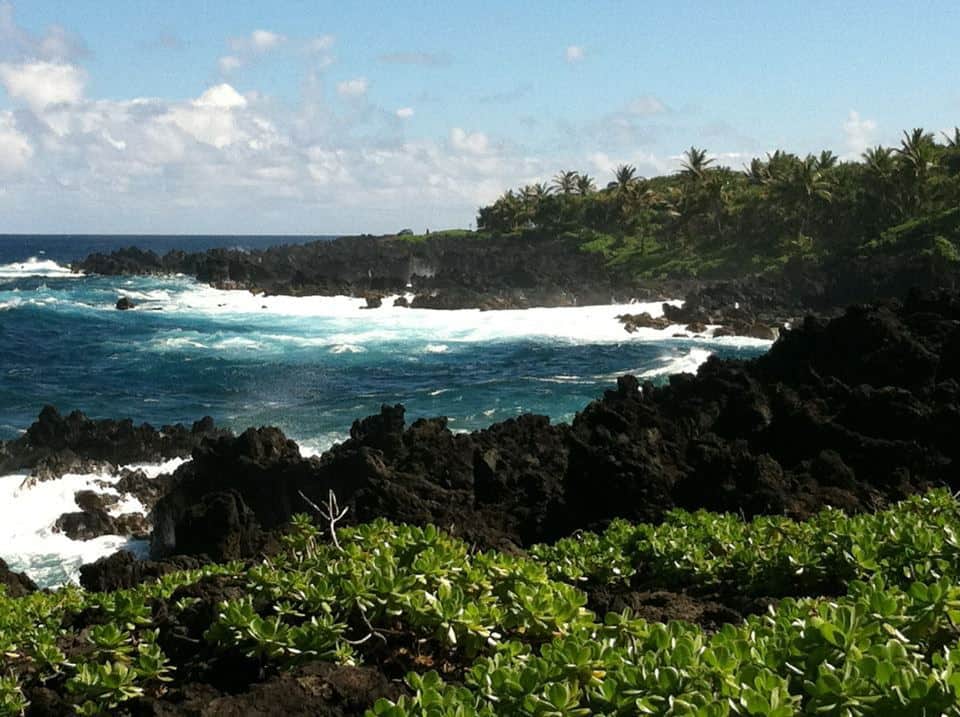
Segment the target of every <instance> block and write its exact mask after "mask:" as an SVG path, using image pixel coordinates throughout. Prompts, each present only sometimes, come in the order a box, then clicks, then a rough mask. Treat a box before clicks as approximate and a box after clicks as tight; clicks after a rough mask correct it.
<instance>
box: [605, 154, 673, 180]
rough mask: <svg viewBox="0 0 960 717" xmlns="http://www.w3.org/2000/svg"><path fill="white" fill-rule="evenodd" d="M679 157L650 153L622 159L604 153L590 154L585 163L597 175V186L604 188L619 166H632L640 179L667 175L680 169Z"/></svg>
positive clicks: (626, 156) (632, 155)
mask: <svg viewBox="0 0 960 717" xmlns="http://www.w3.org/2000/svg"><path fill="white" fill-rule="evenodd" d="M681 159H682V158H681V157H679V156H677V157H669V158H666V159H665V158H663V157H659V156H657V155H656V154H654V153H652V152H632V153H629V154H627V155H625V156H623V157H618V158H613V157H611V156H610V155H609V154H607V153H606V152H591V153H590V154H588V155H587V162H588V163H589V164H590V166H591V167H593V171H595V172H596V173H597V184H598V185H600V186H605V185H606V183H607V182H608V181H609V180H611V179H613V173H614V172H615V171H616V168H617V167H619V166H620V165H621V164H632V165H633V166H634V167H636V169H637V174H639V175H640V176H641V177H652V176H654V175H658V174H669V173H670V172H674V171H676V170H677V169H678V168H679V167H680V162H681Z"/></svg>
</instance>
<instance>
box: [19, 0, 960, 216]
mask: <svg viewBox="0 0 960 717" xmlns="http://www.w3.org/2000/svg"><path fill="white" fill-rule="evenodd" d="M958 29H960V3H957V2H956V1H955V0H952V1H943V2H941V1H939V0H930V1H928V2H915V3H906V2H893V1H892V0H874V1H873V2H857V1H850V0H848V1H846V2H843V3H840V2H818V1H817V0H810V1H809V2H804V3H798V2H784V1H781V0H768V1H765V2H759V1H757V2H747V1H745V0H729V1H727V2H723V3H716V2H706V1H704V2H684V1H682V0H674V1H672V2H650V1H645V2H639V1H635V2H626V1H621V0H616V1H615V0H591V2H583V1H582V0H580V1H579V2H567V1H566V0H525V1H524V2H517V1H516V0H511V1H510V2H501V1H500V0H487V1H485V2H482V3H481V2H469V3H468V2H459V1H458V0H447V1H446V2H442V1H438V2H417V1H416V0H407V1H405V2H396V1H395V0H393V1H388V2H379V1H376V2H375V1H372V0H371V1H365V0H356V1H355V2H343V1H342V0H339V1H338V2H326V1H325V0H309V1H308V0H303V1H301V0H275V1H274V2H269V3H268V2H262V1H257V2H248V1H245V0H230V1H229V2H226V1H221V0H207V1H206V2H200V1H199V0H141V1H139V2H130V1H129V0H123V1H120V0H98V1H97V2H77V1H76V0H63V1H54V0H15V2H9V1H7V0H0V233H94V234H109V233H158V234H169V233H172V234H206V233H213V234H260V233H262V234H346V233H359V232H371V233H384V232H392V231H398V230H400V229H402V228H407V227H409V228H412V229H413V230H415V231H418V232H419V231H423V230H424V229H426V228H432V229H439V228H452V227H462V228H468V227H471V226H472V223H473V222H474V221H475V217H476V210H477V208H478V207H479V206H481V205H483V204H485V203H488V202H490V201H492V200H493V199H495V198H496V196H497V195H499V194H500V193H501V192H502V191H503V190H504V189H506V188H508V187H517V186H521V185H523V184H526V183H530V182H534V181H544V180H549V179H550V178H551V177H552V176H553V175H555V174H556V173H557V172H558V171H560V170H566V169H574V170H578V171H584V172H587V173H589V174H590V175H591V176H593V177H595V178H597V180H598V183H600V184H601V185H602V184H603V183H605V182H606V181H607V180H608V179H609V178H610V177H611V174H612V170H613V168H614V167H615V166H616V165H618V164H620V163H630V164H633V165H635V166H636V167H637V168H638V171H639V173H640V174H641V175H644V176H653V175H656V174H664V173H670V172H673V171H676V169H677V167H678V166H679V162H680V155H681V153H682V152H683V151H684V150H685V149H686V148H688V147H690V146H691V145H695V146H698V147H705V148H707V149H708V151H709V152H710V154H711V155H712V156H715V157H716V158H717V159H718V160H719V162H720V163H721V164H726V165H729V166H731V167H734V168H737V169H739V168H741V167H742V166H743V165H744V164H747V163H749V160H750V158H752V157H754V156H763V155H764V154H765V153H766V152H771V151H773V150H775V149H777V148H783V149H787V150H791V151H795V152H798V153H806V152H810V151H819V150H821V149H831V150H833V151H834V152H836V153H837V154H838V155H840V156H841V157H844V158H849V159H856V158H858V157H859V155H860V153H861V152H863V150H864V149H865V148H867V147H869V146H873V145H876V144H878V143H881V144H886V145H889V144H896V143H897V141H898V137H899V136H900V133H901V131H902V130H903V129H907V128H912V127H921V126H922V127H925V128H927V129H928V130H930V131H936V132H939V131H942V130H946V129H948V128H952V127H953V126H954V125H956V124H960V71H958V59H960V54H958V51H957V49H956V33H957V30H958Z"/></svg>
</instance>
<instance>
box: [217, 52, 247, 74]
mask: <svg viewBox="0 0 960 717" xmlns="http://www.w3.org/2000/svg"><path fill="white" fill-rule="evenodd" d="M217 64H218V65H219V66H220V72H222V73H223V74H225V75H226V74H229V73H231V72H233V71H234V70H238V69H240V68H241V67H242V66H243V60H241V59H240V58H239V57H237V56H236V55H224V56H223V57H221V58H220V59H219V60H217Z"/></svg>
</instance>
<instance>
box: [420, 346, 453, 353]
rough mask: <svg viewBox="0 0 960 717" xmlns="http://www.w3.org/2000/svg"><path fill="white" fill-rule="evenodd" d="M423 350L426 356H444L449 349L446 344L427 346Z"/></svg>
mask: <svg viewBox="0 0 960 717" xmlns="http://www.w3.org/2000/svg"><path fill="white" fill-rule="evenodd" d="M423 350H424V351H425V352H426V353H428V354H445V353H446V352H447V351H449V350H450V347H449V346H447V345H446V344H427V345H426V346H425V347H424V348H423Z"/></svg>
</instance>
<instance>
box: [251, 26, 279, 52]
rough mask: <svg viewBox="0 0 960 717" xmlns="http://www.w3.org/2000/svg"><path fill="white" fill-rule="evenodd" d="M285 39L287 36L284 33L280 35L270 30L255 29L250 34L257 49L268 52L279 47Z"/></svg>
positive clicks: (252, 43)
mask: <svg viewBox="0 0 960 717" xmlns="http://www.w3.org/2000/svg"><path fill="white" fill-rule="evenodd" d="M284 39H286V38H284V36H283V35H278V34H277V33H275V32H270V31H269V30H254V31H253V33H252V34H251V35H250V44H251V45H253V48H254V49H255V50H259V51H260V52H267V51H268V50H272V49H273V48H275V47H277V46H278V45H279V44H280V43H282V42H283V41H284Z"/></svg>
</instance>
